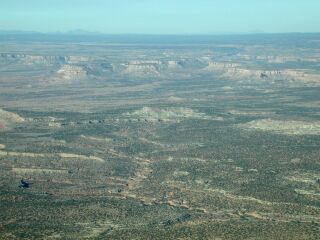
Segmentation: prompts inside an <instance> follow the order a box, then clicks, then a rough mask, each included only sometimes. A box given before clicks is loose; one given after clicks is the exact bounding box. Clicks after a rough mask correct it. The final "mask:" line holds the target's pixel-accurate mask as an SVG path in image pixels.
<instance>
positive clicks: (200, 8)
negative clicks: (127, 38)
mask: <svg viewBox="0 0 320 240" xmlns="http://www.w3.org/2000/svg"><path fill="white" fill-rule="evenodd" d="M0 1H1V2H0V30H27V31H41V32H55V31H69V30H74V29H82V30H86V31H99V32H103V33H146V34H162V33H167V34H215V33H247V32H255V31H258V32H260V31H263V32H320V17H319V13H320V0H304V1H302V0H0Z"/></svg>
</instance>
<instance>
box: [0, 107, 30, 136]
mask: <svg viewBox="0 0 320 240" xmlns="http://www.w3.org/2000/svg"><path fill="white" fill-rule="evenodd" d="M24 121H25V119H24V118H22V117H20V116H19V115H18V114H16V113H12V112H8V111H5V110H3V109H1V108H0V131H5V130H8V129H10V128H12V127H13V126H14V125H15V124H17V123H22V122H24Z"/></svg>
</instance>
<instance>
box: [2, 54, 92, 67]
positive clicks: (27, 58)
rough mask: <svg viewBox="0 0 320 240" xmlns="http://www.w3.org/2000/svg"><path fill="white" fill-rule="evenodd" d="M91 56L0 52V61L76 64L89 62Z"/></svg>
mask: <svg viewBox="0 0 320 240" xmlns="http://www.w3.org/2000/svg"><path fill="white" fill-rule="evenodd" d="M90 60H91V58H89V57H87V56H59V55H56V56H50V55H31V54H19V53H17V54H16V53H0V62H5V63H12V62H18V63H21V64H26V65H33V64H42V65H53V64H77V63H85V62H89V61H90Z"/></svg>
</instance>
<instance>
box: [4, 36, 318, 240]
mask: <svg viewBox="0 0 320 240" xmlns="http://www.w3.org/2000/svg"><path fill="white" fill-rule="evenodd" d="M0 43H1V44H0V239H212V240H214V239H215V240H227V239H250V240H253V239H265V240H267V239H268V240H270V239H274V240H280V239H290V240H291V239H292V240H294V239H296V240H302V239H308V240H309V239H315V240H316V239H320V34H279V35H277V34H275V35H267V34H265V35H264V34H261V35H247V36H241V35H239V36H231V35H230V36H212V37H209V36H203V37H201V36H197V37H195V36H187V37H182V36H180V37H179V36H176V37H173V36H82V35H76V36H65V35H37V34H35V35H32V34H30V35H27V36H26V35H6V36H1V38H0ZM21 180H22V181H21Z"/></svg>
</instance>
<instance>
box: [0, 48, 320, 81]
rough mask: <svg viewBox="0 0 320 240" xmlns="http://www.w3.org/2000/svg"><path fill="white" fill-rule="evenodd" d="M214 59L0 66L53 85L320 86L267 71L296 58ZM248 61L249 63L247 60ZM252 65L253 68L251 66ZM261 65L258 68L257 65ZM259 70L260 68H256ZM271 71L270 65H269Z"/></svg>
mask: <svg viewBox="0 0 320 240" xmlns="http://www.w3.org/2000/svg"><path fill="white" fill-rule="evenodd" d="M249 57H251V58H254V61H256V60H261V61H264V64H263V65H261V66H259V67H256V66H255V65H254V66H253V67H252V66H251V67H248V66H247V65H246V61H249V60H248V59H249ZM212 59H213V57H212V56H211V57H210V56H205V55H203V56H201V55H200V56H199V55H197V56H187V57H185V56H175V57H170V58H169V57H163V56H159V57H154V58H149V59H146V58H144V57H137V59H134V58H133V59H132V60H128V61H122V62H121V61H115V60H112V59H110V58H108V57H104V56H91V57H89V56H74V55H69V56H67V55H65V56H52V55H29V54H16V53H1V54H0V64H3V66H4V68H5V69H8V68H7V66H12V69H15V67H16V66H20V67H21V68H23V69H28V71H29V70H32V67H36V68H37V69H38V70H41V71H42V72H47V75H45V78H46V81H45V82H50V83H59V84H61V83H67V84H70V83H72V82H73V81H74V80H78V79H85V78H88V77H90V76H92V77H98V78H106V77H110V76H112V77H115V78H117V77H119V76H120V77H126V78H130V77H134V78H142V79H143V78H153V79H163V78H171V77H174V78H179V77H180V78H189V77H192V76H196V75H197V74H198V75H203V74H208V75H210V74H212V75H214V76H216V77H219V76H220V77H223V78H230V79H233V80H240V81H247V80H250V81H254V80H258V81H260V80H265V81H269V80H270V81H274V80H289V81H301V82H303V83H306V82H308V83H313V84H314V83H315V84H319V83H320V77H319V75H318V74H316V73H310V72H308V71H307V70H303V69H295V70H293V69H290V68H288V69H284V68H283V67H282V68H281V70H278V69H274V70H264V69H263V68H264V67H265V64H268V63H270V62H272V63H273V64H275V63H283V62H285V61H293V60H295V58H293V57H290V56H289V57H281V56H247V55H241V56H240V60H239V61H237V59H232V58H230V59H229V58H228V59H227V60H225V61H213V60H212ZM246 59H247V60H246ZM250 61H251V60H250ZM249 66H250V65H249ZM257 66H258V65H257ZM42 67H43V68H42ZM255 67H256V68H258V69H255ZM268 67H269V68H270V66H268Z"/></svg>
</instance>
